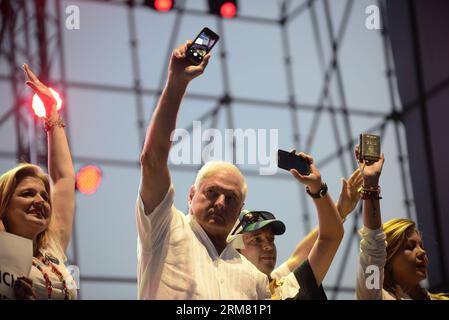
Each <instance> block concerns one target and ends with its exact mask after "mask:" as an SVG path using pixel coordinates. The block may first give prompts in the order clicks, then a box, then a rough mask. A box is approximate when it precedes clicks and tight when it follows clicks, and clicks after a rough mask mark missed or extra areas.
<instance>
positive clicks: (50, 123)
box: [44, 117, 65, 132]
mask: <svg viewBox="0 0 449 320" xmlns="http://www.w3.org/2000/svg"><path fill="white" fill-rule="evenodd" d="M54 126H57V127H59V128H64V127H65V123H64V121H62V118H61V117H59V118H58V119H57V120H54V121H52V120H50V119H47V118H45V122H44V129H45V132H48V131H50V130H51V129H53V127H54Z"/></svg>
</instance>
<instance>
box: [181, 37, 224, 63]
mask: <svg viewBox="0 0 449 320" xmlns="http://www.w3.org/2000/svg"><path fill="white" fill-rule="evenodd" d="M218 39H219V37H218V35H217V34H216V33H215V32H213V31H212V30H210V29H208V28H204V29H203V30H202V31H201V32H200V34H199V35H198V37H196V39H195V41H194V42H193V43H192V45H191V46H190V47H189V49H188V50H187V57H188V58H189V60H190V61H191V62H193V63H195V64H200V63H201V62H202V61H203V59H204V56H205V55H206V54H207V53H208V52H209V51H210V50H211V49H212V47H213V46H214V45H215V43H217V41H218Z"/></svg>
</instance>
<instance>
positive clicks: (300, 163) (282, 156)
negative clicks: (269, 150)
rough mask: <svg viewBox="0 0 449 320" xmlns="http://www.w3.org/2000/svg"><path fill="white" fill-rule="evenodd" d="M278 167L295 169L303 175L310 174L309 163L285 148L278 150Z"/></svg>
mask: <svg viewBox="0 0 449 320" xmlns="http://www.w3.org/2000/svg"><path fill="white" fill-rule="evenodd" d="M278 167H279V168H281V169H284V170H288V171H290V170H291V169H296V170H297V171H298V172H299V173H300V174H302V175H303V176H308V175H309V174H310V164H309V162H308V161H307V159H306V158H303V157H301V156H298V155H296V154H294V153H291V152H287V151H285V150H280V149H279V150H278Z"/></svg>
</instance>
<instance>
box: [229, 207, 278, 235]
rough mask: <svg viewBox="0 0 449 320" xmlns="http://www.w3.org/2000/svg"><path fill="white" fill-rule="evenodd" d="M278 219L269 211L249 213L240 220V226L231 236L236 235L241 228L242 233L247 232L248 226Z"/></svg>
mask: <svg viewBox="0 0 449 320" xmlns="http://www.w3.org/2000/svg"><path fill="white" fill-rule="evenodd" d="M274 219H276V217H275V216H274V215H273V214H272V213H270V212H268V211H249V212H247V213H245V214H244V215H243V217H242V219H241V220H240V222H239V224H238V225H237V226H236V227H235V228H234V230H233V231H232V232H231V235H234V234H236V231H237V230H238V229H239V228H240V227H241V228H242V231H243V230H245V228H246V226H247V225H249V224H251V223H255V222H259V221H264V220H274Z"/></svg>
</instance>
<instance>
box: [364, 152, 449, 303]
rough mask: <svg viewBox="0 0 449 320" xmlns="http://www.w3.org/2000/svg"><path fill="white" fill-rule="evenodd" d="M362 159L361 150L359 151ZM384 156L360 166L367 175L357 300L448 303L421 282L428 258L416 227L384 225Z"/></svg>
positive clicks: (403, 222)
mask: <svg viewBox="0 0 449 320" xmlns="http://www.w3.org/2000/svg"><path fill="white" fill-rule="evenodd" d="M356 157H357V158H358V148H356ZM383 163H384V156H383V154H382V155H381V157H380V159H379V160H378V161H376V162H363V163H360V166H361V172H362V175H363V186H362V199H363V228H362V229H361V230H360V235H361V236H362V240H361V241H360V259H359V268H358V271H357V285H356V297H357V299H359V300H404V299H405V300H434V299H438V300H447V299H448V298H447V297H446V296H445V295H444V294H431V293H429V292H428V291H427V290H426V289H424V288H423V287H422V286H421V284H420V282H421V281H423V280H425V279H426V277H427V268H428V263H429V261H428V258H427V255H426V251H425V249H424V245H423V241H422V238H421V234H420V232H419V231H418V229H417V228H416V224H415V223H414V222H413V221H411V220H408V219H392V220H389V221H387V222H386V223H384V224H383V225H382V217H381V213H380V203H379V200H380V199H381V197H380V188H379V178H380V174H381V172H382V166H383Z"/></svg>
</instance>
